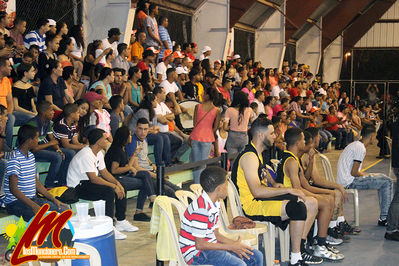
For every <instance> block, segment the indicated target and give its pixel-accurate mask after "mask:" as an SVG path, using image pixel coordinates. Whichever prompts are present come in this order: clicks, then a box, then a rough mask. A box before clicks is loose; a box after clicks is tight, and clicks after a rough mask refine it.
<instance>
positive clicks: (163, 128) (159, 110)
mask: <svg viewBox="0 0 399 266" xmlns="http://www.w3.org/2000/svg"><path fill="white" fill-rule="evenodd" d="M154 110H155V114H156V115H167V114H170V113H172V112H171V111H170V110H169V108H168V107H167V106H166V104H165V103H163V102H162V103H160V104H159V103H158V104H157V107H156V108H155V109H154ZM157 126H159V131H160V132H163V133H165V132H169V126H168V124H166V125H163V124H161V123H159V122H157Z"/></svg>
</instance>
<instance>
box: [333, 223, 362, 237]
mask: <svg viewBox="0 0 399 266" xmlns="http://www.w3.org/2000/svg"><path fill="white" fill-rule="evenodd" d="M338 228H339V232H340V233H343V234H347V235H357V234H359V233H360V232H361V231H362V230H360V229H359V228H356V227H353V226H351V225H350V224H348V222H347V221H343V222H340V223H339V224H338Z"/></svg>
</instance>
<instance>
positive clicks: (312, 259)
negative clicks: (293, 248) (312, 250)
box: [295, 251, 323, 265]
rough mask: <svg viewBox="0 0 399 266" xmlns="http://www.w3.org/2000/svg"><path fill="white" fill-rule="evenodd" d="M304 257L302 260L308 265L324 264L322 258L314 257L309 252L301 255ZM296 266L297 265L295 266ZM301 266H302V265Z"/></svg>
mask: <svg viewBox="0 0 399 266" xmlns="http://www.w3.org/2000/svg"><path fill="white" fill-rule="evenodd" d="M301 256H302V260H303V261H304V262H305V263H306V264H320V263H322V262H323V259H322V258H319V257H316V256H314V255H311V254H309V253H308V252H307V251H305V252H303V253H302V254H301ZM295 265H296V264H295ZM300 265H301V264H300Z"/></svg>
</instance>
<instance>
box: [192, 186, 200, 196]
mask: <svg viewBox="0 0 399 266" xmlns="http://www.w3.org/2000/svg"><path fill="white" fill-rule="evenodd" d="M190 189H191V191H192V192H194V194H195V195H197V197H199V196H201V194H202V187H201V185H200V184H192V185H191V186H190Z"/></svg>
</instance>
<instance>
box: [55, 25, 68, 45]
mask: <svg viewBox="0 0 399 266" xmlns="http://www.w3.org/2000/svg"><path fill="white" fill-rule="evenodd" d="M67 34H68V25H67V24H66V23H65V22H62V21H58V22H57V25H56V31H55V35H57V37H58V38H60V40H61V39H62V37H64V36H66V35H67Z"/></svg>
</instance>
